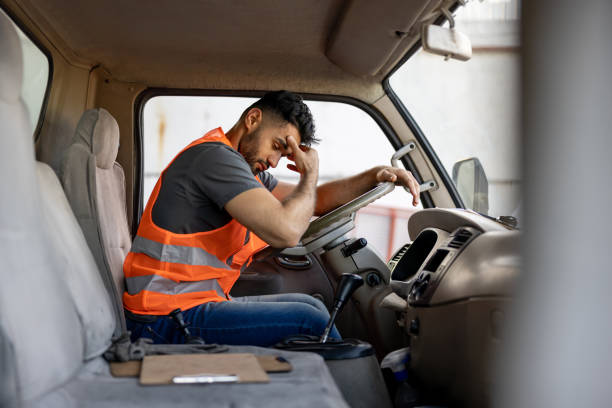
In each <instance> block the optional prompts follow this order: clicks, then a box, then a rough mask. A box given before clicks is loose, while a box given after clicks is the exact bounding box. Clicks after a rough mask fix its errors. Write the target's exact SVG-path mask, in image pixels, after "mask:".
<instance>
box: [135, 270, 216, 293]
mask: <svg viewBox="0 0 612 408" xmlns="http://www.w3.org/2000/svg"><path fill="white" fill-rule="evenodd" d="M125 290H126V291H127V293H129V294H130V295H136V294H138V293H139V292H141V291H143V290H147V291H149V292H158V293H163V294H166V295H178V294H181V293H194V292H206V291H209V290H214V291H215V292H217V294H218V295H219V296H220V297H222V298H223V297H225V294H224V293H223V289H221V285H219V282H217V280H216V279H207V280H204V281H197V282H175V281H173V280H172V279H166V278H164V277H163V276H159V275H145V276H132V277H130V278H125Z"/></svg>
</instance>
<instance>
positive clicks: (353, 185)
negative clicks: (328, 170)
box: [314, 166, 384, 215]
mask: <svg viewBox="0 0 612 408" xmlns="http://www.w3.org/2000/svg"><path fill="white" fill-rule="evenodd" d="M383 167H384V166H380V167H374V168H371V169H369V170H366V171H364V172H362V173H359V174H356V175H354V176H350V177H346V178H342V179H338V180H333V181H330V182H327V183H325V184H321V185H320V186H319V187H318V188H317V200H316V204H315V211H314V214H315V215H323V214H326V213H328V212H330V211H331V210H333V209H334V208H337V207H339V206H341V205H342V204H344V203H347V202H349V201H351V200H352V199H354V198H356V197H359V196H360V195H361V194H363V193H365V192H367V191H368V190H370V189H371V188H372V187H374V186H375V185H377V184H378V181H377V180H376V173H377V172H378V171H379V170H380V169H382V168H383Z"/></svg>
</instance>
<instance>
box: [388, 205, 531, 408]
mask: <svg viewBox="0 0 612 408" xmlns="http://www.w3.org/2000/svg"><path fill="white" fill-rule="evenodd" d="M408 230H409V234H410V237H414V241H413V242H412V243H411V244H406V245H404V246H403V247H402V248H400V249H399V250H398V251H397V252H396V253H395V255H394V256H393V257H392V258H391V260H390V261H389V262H388V267H389V269H390V270H391V278H390V286H391V289H392V291H393V292H394V293H391V294H389V295H388V297H387V298H386V299H385V301H386V302H383V303H382V304H381V305H383V306H384V307H388V308H390V309H393V310H395V311H396V312H398V314H397V317H398V319H397V321H398V323H399V326H400V327H401V328H403V330H404V333H405V334H406V335H407V337H408V339H409V345H410V376H411V378H413V379H414V380H415V382H416V383H418V384H421V386H420V392H423V393H425V394H426V395H429V398H431V401H435V402H436V404H435V405H451V406H470V407H487V406H490V405H491V401H490V395H491V390H492V388H493V386H494V382H495V381H494V379H493V378H492V377H491V376H490V374H489V373H490V367H491V364H492V362H493V360H494V356H496V355H497V354H498V353H499V348H500V347H501V344H502V343H503V337H504V336H503V333H504V330H503V327H504V325H505V324H504V321H505V319H506V315H507V314H508V309H509V307H510V305H511V304H512V302H513V300H512V299H513V294H514V288H515V286H516V284H517V281H518V278H519V273H520V266H521V261H520V245H519V244H520V240H519V239H520V232H519V231H518V230H514V229H512V228H510V227H507V226H505V225H503V224H501V223H498V222H496V221H494V220H492V219H488V218H486V217H483V216H481V215H479V214H477V213H473V212H470V211H466V210H458V209H438V208H436V209H426V210H422V211H419V212H417V213H415V214H413V215H412V216H411V218H410V219H409V221H408ZM441 396H444V398H443V400H437V399H439V398H441Z"/></svg>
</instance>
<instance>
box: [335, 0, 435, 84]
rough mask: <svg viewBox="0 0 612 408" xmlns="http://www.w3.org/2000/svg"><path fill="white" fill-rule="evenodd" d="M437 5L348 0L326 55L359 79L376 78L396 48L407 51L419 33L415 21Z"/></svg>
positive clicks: (421, 0)
mask: <svg viewBox="0 0 612 408" xmlns="http://www.w3.org/2000/svg"><path fill="white" fill-rule="evenodd" d="M439 3H441V2H440V1H439V0H438V1H432V0H412V1H406V0H377V1H371V0H352V1H350V2H349V4H348V5H347V7H346V9H345V10H344V13H343V14H342V15H341V17H340V19H339V23H338V24H337V25H336V30H335V31H334V32H333V33H332V35H331V37H330V41H329V43H328V46H327V52H326V55H327V57H328V58H329V59H330V60H331V61H332V62H333V63H334V64H336V65H338V66H339V67H340V68H342V69H344V70H345V71H348V72H351V73H353V74H356V75H359V76H374V75H377V74H379V73H381V72H380V71H381V69H382V68H383V67H386V66H388V64H387V62H388V61H389V59H390V58H392V57H395V56H396V55H398V52H397V51H398V48H399V47H401V48H406V50H407V49H408V47H409V46H410V45H412V44H413V43H414V40H415V39H416V38H418V36H419V34H420V31H419V28H420V27H419V24H418V23H417V22H419V21H420V19H421V16H423V15H424V14H426V13H427V12H428V11H430V10H432V9H433V8H435V7H436V6H437V5H439ZM415 24H416V26H415ZM413 26H414V28H413ZM402 54H403V53H402Z"/></svg>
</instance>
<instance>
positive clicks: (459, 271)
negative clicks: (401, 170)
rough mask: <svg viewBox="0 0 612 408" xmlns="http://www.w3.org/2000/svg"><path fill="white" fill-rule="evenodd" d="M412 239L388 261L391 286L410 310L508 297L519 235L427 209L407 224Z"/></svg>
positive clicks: (464, 215) (471, 217) (469, 216)
mask: <svg viewBox="0 0 612 408" xmlns="http://www.w3.org/2000/svg"><path fill="white" fill-rule="evenodd" d="M408 229H409V232H410V236H411V237H412V236H414V237H416V238H415V239H414V241H413V242H412V243H410V244H406V245H404V246H403V247H402V248H400V249H399V250H398V251H397V252H396V253H395V255H394V256H393V257H392V258H391V259H390V260H389V262H388V267H389V269H390V271H391V282H390V283H391V288H392V289H393V291H394V292H395V293H396V294H397V295H398V296H400V297H401V298H403V299H405V300H406V301H407V302H408V304H409V305H410V306H413V307H418V306H427V305H429V306H431V305H434V304H436V303H442V302H449V301H454V300H459V299H466V298H469V297H475V296H486V295H505V294H510V290H511V287H512V286H513V284H512V283H513V281H514V280H515V278H516V275H517V273H518V269H519V268H518V267H519V265H520V259H519V246H518V243H519V240H518V237H519V232H518V231H517V230H513V229H510V228H508V227H507V226H504V225H503V224H500V223H497V222H495V221H493V220H490V219H487V218H485V217H482V216H481V215H479V214H477V213H473V212H471V211H466V210H456V209H428V210H423V211H420V212H418V213H415V214H414V215H413V216H412V217H411V218H410V221H409V225H408Z"/></svg>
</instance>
